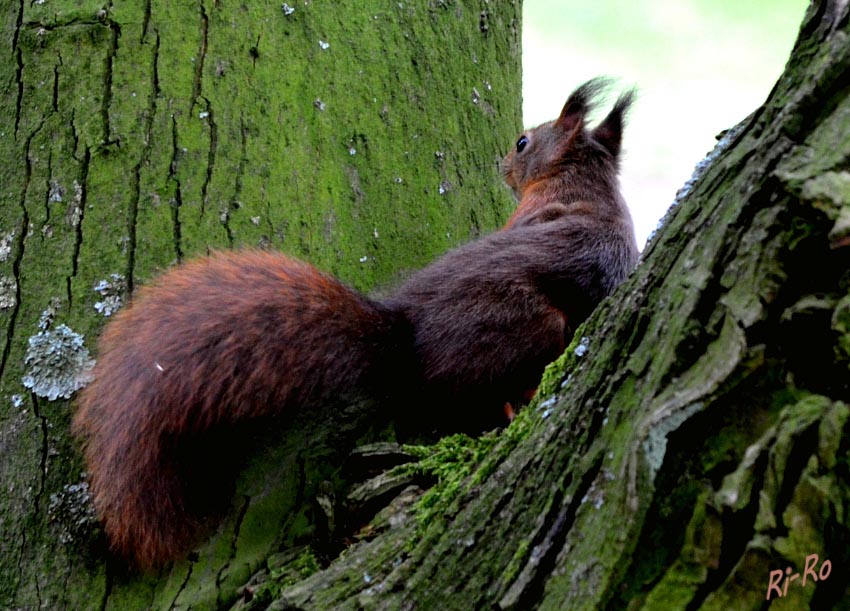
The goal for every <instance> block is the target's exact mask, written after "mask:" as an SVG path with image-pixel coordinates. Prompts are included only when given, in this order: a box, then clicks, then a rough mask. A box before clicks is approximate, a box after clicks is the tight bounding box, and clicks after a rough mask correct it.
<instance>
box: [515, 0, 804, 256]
mask: <svg viewBox="0 0 850 611" xmlns="http://www.w3.org/2000/svg"><path fill="white" fill-rule="evenodd" d="M807 6H808V0H769V1H768V0H647V1H644V2H634V1H632V2H628V1H624V0H590V1H589V2H588V1H585V2H575V1H570V0H525V1H524V5H523V19H524V23H523V62H522V63H523V120H524V123H525V125H526V126H528V127H530V126H533V125H537V124H539V123H542V122H544V121H548V120H550V119H553V118H555V117H556V116H557V114H558V112H560V109H561V106H562V105H563V103H564V101H565V100H566V98H567V96H568V95H569V93H570V92H571V91H572V90H573V89H574V88H575V87H576V86H577V85H579V84H580V83H582V82H584V81H585V80H587V79H588V78H591V77H593V76H597V75H608V76H611V77H615V78H617V79H618V83H619V85H620V86H621V87H623V88H625V87H629V86H636V87H637V89H638V101H637V104H636V106H635V108H634V110H633V112H632V114H631V117H630V121H629V127H628V129H627V130H626V134H625V139H624V147H625V148H624V152H625V157H624V158H623V171H622V181H623V191H624V194H625V197H626V201H628V203H629V206H630V208H631V210H632V215H633V216H634V219H635V230H636V232H637V237H638V245H639V246H640V247H641V248H643V245H644V243H645V241H646V238H647V236H648V235H649V234H650V233H651V232H652V230H653V229H655V227H656V225H657V223H658V220H659V219H660V218H661V216H663V214H664V212H665V211H666V209H667V208H668V206H669V205H670V203H671V202H672V201H673V198H674V197H675V194H676V191H677V190H678V189H679V188H680V187H681V186H682V185H683V184H684V182H685V181H686V180H687V179H688V177H689V176H690V175H691V173H692V171H693V168H694V166H695V165H696V163H697V162H698V161H699V160H700V159H701V158H702V157H703V156H704V155H705V153H707V152H708V151H709V150H711V148H712V147H713V146H714V143H715V139H714V136H715V135H716V134H717V133H719V132H720V131H722V130H724V129H726V128H728V127H732V126H733V125H735V124H736V123H738V122H739V121H740V120H741V119H743V118H744V117H746V116H747V115H748V114H749V113H750V112H751V111H753V110H754V109H755V108H757V107H758V106H759V105H760V104H761V103H762V102H764V100H765V98H766V97H767V95H768V93H770V90H771V88H772V87H773V84H774V83H775V82H776V79H777V77H778V76H779V75H780V74H781V72H782V69H783V67H784V65H785V62H786V60H787V59H788V54H789V52H790V51H791V47H792V45H793V43H794V40H795V39H796V36H797V30H798V28H799V25H800V23H801V22H802V19H803V14H804V13H805V9H806V7H807Z"/></svg>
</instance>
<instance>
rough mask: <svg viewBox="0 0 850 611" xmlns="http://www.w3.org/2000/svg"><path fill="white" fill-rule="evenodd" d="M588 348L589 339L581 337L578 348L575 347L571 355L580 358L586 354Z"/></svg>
mask: <svg viewBox="0 0 850 611" xmlns="http://www.w3.org/2000/svg"><path fill="white" fill-rule="evenodd" d="M589 347H590V339H589V338H587V337H582V338H581V340H580V341H579V343H578V346H576V347H575V350H573V353H574V354H575V355H576V356H577V357H579V358H581V357H583V356H584V355H585V354H587V350H588V348H589Z"/></svg>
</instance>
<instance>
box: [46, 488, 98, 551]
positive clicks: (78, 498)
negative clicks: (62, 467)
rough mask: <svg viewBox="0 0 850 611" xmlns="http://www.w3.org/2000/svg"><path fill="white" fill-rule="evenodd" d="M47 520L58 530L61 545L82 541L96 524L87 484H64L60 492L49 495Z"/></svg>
mask: <svg viewBox="0 0 850 611" xmlns="http://www.w3.org/2000/svg"><path fill="white" fill-rule="evenodd" d="M47 518H48V520H49V522H50V523H51V525H52V526H53V528H55V529H58V539H59V541H61V542H62V543H63V544H65V545H68V544H71V543H74V542H75V541H81V540H82V539H84V538H85V535H86V534H87V533H88V532H90V531H91V529H92V528H93V527H94V526H95V525H96V524H97V515H96V513H95V510H94V506H93V505H92V503H91V491H90V490H89V485H88V482H80V483H79V484H66V485H65V486H63V487H62V490H61V491H60V492H55V493H53V494H51V495H50V503H49V505H48V506H47Z"/></svg>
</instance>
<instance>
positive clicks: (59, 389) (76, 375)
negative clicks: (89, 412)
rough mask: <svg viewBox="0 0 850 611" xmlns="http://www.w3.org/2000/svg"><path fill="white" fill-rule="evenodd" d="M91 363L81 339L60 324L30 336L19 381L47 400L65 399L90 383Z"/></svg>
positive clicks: (92, 365)
mask: <svg viewBox="0 0 850 611" xmlns="http://www.w3.org/2000/svg"><path fill="white" fill-rule="evenodd" d="M94 363H95V361H94V359H92V358H91V355H90V354H89V351H88V348H86V347H85V345H84V343H83V336H82V335H80V334H79V333H75V332H74V331H72V330H71V328H70V327H68V326H67V325H64V324H62V325H59V326H58V327H56V328H55V329H49V330H43V331H39V332H38V333H37V334H35V335H33V336H32V337H30V339H29V346H28V347H27V353H26V355H25V356H24V367H25V369H26V375H24V377H23V379H22V380H21V381H22V382H23V385H24V386H25V387H26V388H29V389H30V390H32V391H33V392H34V393H35V394H36V395H38V396H39V397H44V398H46V399H48V400H49V401H55V400H56V399H59V398H62V399H68V398H70V397H71V395H72V394H74V392H76V391H77V390H79V389H80V388H82V387H83V386H85V385H86V384H88V383H89V382H90V381H91V380H92V369H93V368H94Z"/></svg>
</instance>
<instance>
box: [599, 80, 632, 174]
mask: <svg viewBox="0 0 850 611" xmlns="http://www.w3.org/2000/svg"><path fill="white" fill-rule="evenodd" d="M634 99H635V92H634V90H631V91H627V92H626V93H624V94H622V95H621V96H620V97H619V98H618V99H617V103H616V104H614V108H613V109H612V110H611V112H610V113H608V116H607V117H605V119H604V120H603V121H602V123H600V124H599V125H598V126H597V127H596V129H594V130H593V139H594V140H596V141H597V142H598V143H599V144H601V145H602V146H604V147H605V149H606V150H607V151H608V152H609V153H611V155H612V156H613V157H614V159H616V158H617V157H619V155H620V144H621V143H622V140H623V126H624V125H625V123H626V114H627V113H628V112H629V108H631V105H632V103H633V102H634Z"/></svg>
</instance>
